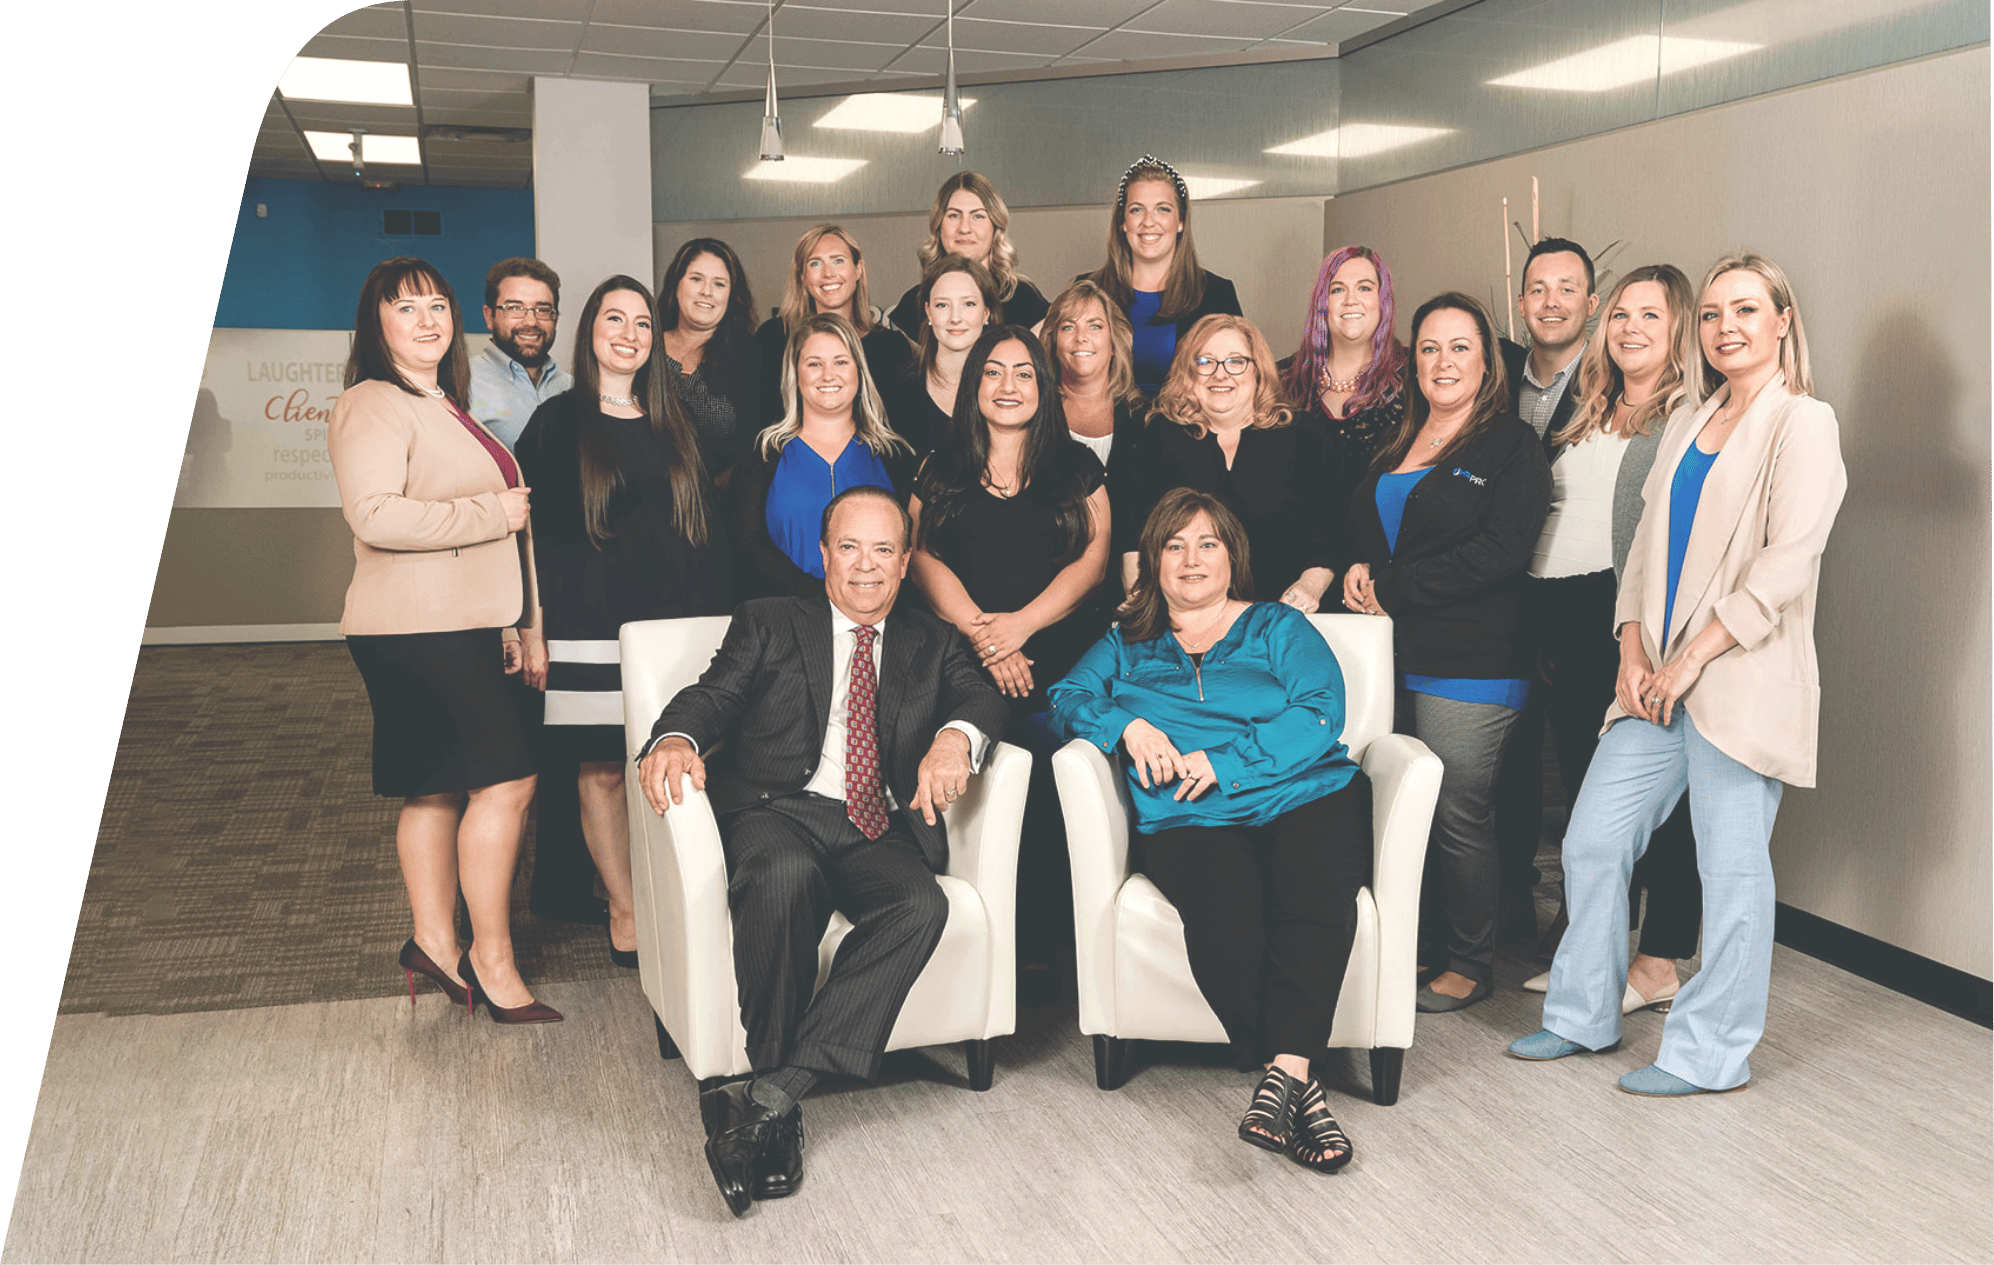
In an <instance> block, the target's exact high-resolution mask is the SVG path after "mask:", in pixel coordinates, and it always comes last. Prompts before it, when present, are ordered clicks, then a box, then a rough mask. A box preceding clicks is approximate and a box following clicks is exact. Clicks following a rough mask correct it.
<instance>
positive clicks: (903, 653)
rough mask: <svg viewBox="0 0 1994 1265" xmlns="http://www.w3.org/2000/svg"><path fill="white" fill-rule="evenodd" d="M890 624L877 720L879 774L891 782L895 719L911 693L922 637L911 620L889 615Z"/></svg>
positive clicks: (882, 665) (881, 674)
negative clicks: (910, 681)
mask: <svg viewBox="0 0 1994 1265" xmlns="http://www.w3.org/2000/svg"><path fill="white" fill-rule="evenodd" d="M887 620H888V622H890V623H892V625H893V628H892V629H891V630H890V632H889V633H888V635H887V636H886V637H885V638H884V639H883V640H882V642H881V650H882V652H883V653H884V654H885V656H886V658H885V661H884V662H883V663H881V664H880V665H879V713H878V715H877V716H876V717H875V719H876V720H877V722H878V725H879V758H880V768H879V772H880V775H881V776H882V777H885V778H886V779H887V780H888V782H891V781H892V778H893V765H892V763H891V760H892V757H891V756H890V755H888V750H889V745H888V744H889V738H890V736H891V734H892V732H893V729H892V725H893V718H894V717H896V716H898V715H899V714H900V701H901V699H902V698H903V697H904V696H905V695H906V693H907V674H908V673H909V672H910V671H911V670H912V669H913V665H914V657H915V656H914V652H915V651H916V650H918V649H919V648H920V647H919V646H917V645H916V644H915V643H916V642H917V641H919V640H920V637H921V634H920V625H918V624H916V623H915V622H914V621H913V620H911V619H894V618H893V617H892V616H891V615H890V614H889V615H888V616H887Z"/></svg>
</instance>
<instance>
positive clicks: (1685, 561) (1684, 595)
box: [1663, 375, 1792, 653]
mask: <svg viewBox="0 0 1994 1265" xmlns="http://www.w3.org/2000/svg"><path fill="white" fill-rule="evenodd" d="M1729 396H1730V388H1729V387H1728V386H1727V387H1726V388H1725V398H1727V399H1728V398H1729ZM1791 397H1792V392H1790V391H1788V390H1787V389H1786V379H1785V377H1784V376H1781V375H1775V376H1774V377H1773V380H1772V381H1771V382H1768V383H1766V385H1765V387H1764V389H1762V390H1761V391H1760V392H1759V395H1758V398H1757V399H1755V400H1753V401H1752V406H1751V407H1750V408H1748V409H1746V410H1745V415H1744V416H1743V417H1741V418H1739V419H1738V425H1737V426H1736V428H1734V429H1733V430H1732V431H1731V437H1730V438H1729V439H1726V440H1725V441H1724V448H1723V450H1722V451H1721V452H1719V453H1718V454H1717V461H1716V462H1715V463H1714V464H1713V465H1712V466H1711V467H1710V474H1709V476H1708V477H1707V478H1705V479H1704V482H1703V492H1702V494H1701V495H1700V496H1699V497H1698V498H1697V502H1696V526H1694V527H1692V528H1690V533H1689V547H1688V548H1687V549H1685V550H1684V551H1683V555H1682V575H1681V576H1680V577H1679V578H1678V579H1677V581H1676V606H1675V619H1674V621H1673V623H1674V626H1673V627H1671V628H1669V629H1668V630H1667V635H1668V636H1669V637H1670V638H1673V637H1675V636H1676V635H1677V633H1678V632H1679V631H1680V630H1681V629H1682V628H1683V626H1684V625H1685V624H1686V623H1687V622H1688V621H1689V617H1690V615H1691V614H1692V613H1693V612H1694V611H1695V610H1696V608H1697V606H1698V605H1700V604H1701V602H1702V599H1703V593H1704V590H1706V589H1708V588H1709V587H1710V582H1711V580H1712V579H1714V578H1715V577H1716V575H1717V567H1718V564H1720V563H1721V562H1723V560H1724V555H1725V553H1726V552H1727V551H1729V549H1730V548H1731V539H1732V537H1734V536H1736V535H1737V534H1738V528H1739V527H1740V526H1741V525H1742V523H1743V521H1744V517H1745V506H1746V504H1747V503H1748V502H1749V501H1750V500H1751V498H1752V495H1753V490H1754V489H1755V488H1757V487H1758V486H1759V484H1760V482H1761V478H1760V476H1761V474H1762V472H1763V471H1764V469H1765V464H1766V461H1767V459H1768V458H1769V457H1770V456H1771V455H1772V445H1771V444H1770V442H1769V440H1770V438H1771V434H1772V426H1773V419H1774V418H1775V417H1777V416H1778V414H1779V411H1780V407H1781V406H1782V405H1783V404H1785V402H1786V401H1787V400H1788V399H1790V398H1791ZM1705 420H1708V418H1707V415H1706V416H1705ZM1702 429H1703V427H1702V426H1701V425H1698V426H1697V427H1696V431H1701V430H1702ZM1691 433H1692V436H1693V435H1694V434H1695V433H1696V432H1695V431H1692V432H1691ZM1690 442H1692V443H1693V442H1695V441H1694V439H1693V438H1692V439H1691V441H1690ZM1684 447H1685V449H1686V448H1687V447H1688V445H1687V444H1685V445H1684ZM1670 477H1671V478H1672V479H1673V477H1674V473H1673V470H1671V474H1670ZM1663 582H1664V583H1667V577H1666V575H1665V576H1664V577H1663ZM1663 596H1664V598H1665V599H1666V597H1667V594H1666V593H1665V594H1664V595H1663ZM1664 645H1666V642H1665V643H1664ZM1664 653H1666V650H1665V651H1664Z"/></svg>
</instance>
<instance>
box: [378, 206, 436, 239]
mask: <svg viewBox="0 0 1994 1265" xmlns="http://www.w3.org/2000/svg"><path fill="white" fill-rule="evenodd" d="M381 236H383V237H441V236H443V212H441V211H410V210H393V209H388V210H383V211H382V212H381Z"/></svg>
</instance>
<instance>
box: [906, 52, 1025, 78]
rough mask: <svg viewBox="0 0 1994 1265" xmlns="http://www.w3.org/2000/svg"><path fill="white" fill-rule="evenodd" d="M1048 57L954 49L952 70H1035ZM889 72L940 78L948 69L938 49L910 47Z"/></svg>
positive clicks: (984, 72)
mask: <svg viewBox="0 0 1994 1265" xmlns="http://www.w3.org/2000/svg"><path fill="white" fill-rule="evenodd" d="M1050 60H1051V59H1050V58H1047V57H1035V56H1032V55H1030V54H1027V53H985V52H980V51H970V50H967V49H961V48H958V49H956V50H955V68H956V70H957V71H959V72H961V73H963V74H987V73H994V72H997V71H1004V70H1036V69H1038V68H1039V67H1042V66H1044V65H1046V63H1047V62H1048V61H1050ZM891 69H893V70H900V71H911V72H913V73H915V74H920V75H940V74H942V73H943V72H944V71H946V70H947V69H948V54H947V53H946V52H944V51H943V50H941V49H939V48H910V49H908V50H907V52H906V53H905V54H903V55H902V56H901V57H900V58H899V59H898V60H896V61H895V62H894V63H893V65H892V66H891Z"/></svg>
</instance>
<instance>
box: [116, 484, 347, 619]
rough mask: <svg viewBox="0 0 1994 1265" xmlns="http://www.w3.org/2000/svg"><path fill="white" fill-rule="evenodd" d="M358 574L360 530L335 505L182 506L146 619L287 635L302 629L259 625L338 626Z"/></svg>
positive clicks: (169, 531)
mask: <svg viewBox="0 0 1994 1265" xmlns="http://www.w3.org/2000/svg"><path fill="white" fill-rule="evenodd" d="M352 579H353V533H352V532H351V531H348V530H347V527H346V520H345V519H344V518H343V517H341V516H340V512H339V510H338V508H337V507H332V508H320V509H180V510H174V511H173V515H172V517H171V518H169V519H167V522H166V540H165V542H164V544H163V545H162V546H161V548H160V551H159V578H158V579H157V580H156V581H154V583H153V586H152V607H151V609H150V610H148V611H147V612H146V617H145V626H146V628H147V630H148V635H150V634H151V630H154V629H171V628H184V627H189V626H194V627H207V628H243V629H244V631H243V632H242V633H241V634H240V636H241V637H242V639H245V640H252V641H254V640H264V639H266V638H267V639H272V640H283V639H286V637H287V636H289V635H297V634H295V633H292V634H277V635H274V636H273V635H271V634H267V633H263V632H259V631H258V629H261V628H263V627H265V626H268V625H301V624H302V625H332V624H337V623H338V622H339V612H340V609H341V608H342V607H343V606H344V605H345V602H346V585H347V583H348V582H349V581H350V580H352ZM231 639H234V638H233V637H231Z"/></svg>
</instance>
